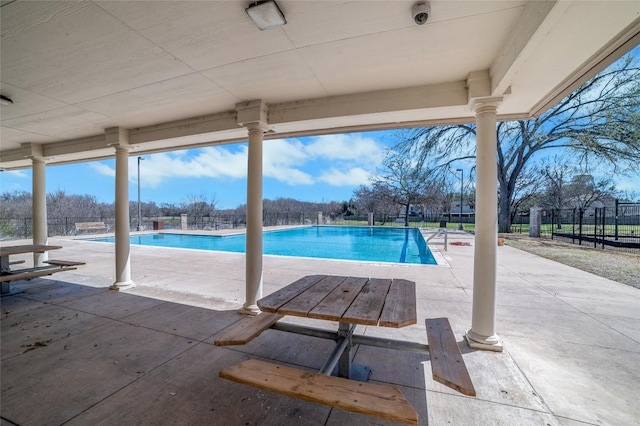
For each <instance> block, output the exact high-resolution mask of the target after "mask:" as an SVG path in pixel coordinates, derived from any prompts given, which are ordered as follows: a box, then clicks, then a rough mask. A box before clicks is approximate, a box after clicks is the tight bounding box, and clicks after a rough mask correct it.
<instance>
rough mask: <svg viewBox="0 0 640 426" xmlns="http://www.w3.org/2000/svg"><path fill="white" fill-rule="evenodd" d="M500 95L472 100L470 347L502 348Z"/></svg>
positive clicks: (467, 336) (495, 349)
mask: <svg viewBox="0 0 640 426" xmlns="http://www.w3.org/2000/svg"><path fill="white" fill-rule="evenodd" d="M499 101H500V99H496V98H488V99H483V100H477V101H475V103H474V110H475V116H476V124H477V127H476V137H477V151H476V227H475V253H474V264H473V315H472V322H471V329H470V330H468V331H467V333H466V338H467V342H468V343H469V346H471V347H473V348H480V349H487V350H494V351H502V342H501V341H500V337H499V336H498V335H497V334H496V329H495V322H496V267H497V257H496V255H497V244H498V187H497V183H498V166H497V157H496V156H497V149H496V143H497V140H496V110H497V107H498V104H499Z"/></svg>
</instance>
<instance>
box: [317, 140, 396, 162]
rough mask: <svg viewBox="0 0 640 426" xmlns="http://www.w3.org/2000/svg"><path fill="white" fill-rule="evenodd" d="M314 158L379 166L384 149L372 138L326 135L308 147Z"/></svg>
mask: <svg viewBox="0 0 640 426" xmlns="http://www.w3.org/2000/svg"><path fill="white" fill-rule="evenodd" d="M306 148H307V152H309V154H311V155H312V156H315V157H319V158H323V159H328V160H342V161H349V162H355V163H356V164H359V165H370V166H377V165H379V164H380V162H381V161H382V159H383V158H384V154H385V152H384V147H383V146H382V145H380V144H379V143H378V142H376V141H375V140H374V139H372V138H367V137H362V136H361V135H359V134H339V135H324V136H318V137H317V138H314V140H313V142H311V143H310V144H309V145H307V147H306Z"/></svg>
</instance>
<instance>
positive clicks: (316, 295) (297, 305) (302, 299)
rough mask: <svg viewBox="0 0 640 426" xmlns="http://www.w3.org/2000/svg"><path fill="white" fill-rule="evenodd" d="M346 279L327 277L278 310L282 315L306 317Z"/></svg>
mask: <svg viewBox="0 0 640 426" xmlns="http://www.w3.org/2000/svg"><path fill="white" fill-rule="evenodd" d="M345 279H347V277H334V276H327V277H324V278H323V279H322V280H320V281H319V282H317V283H316V284H314V285H313V286H312V287H310V288H308V289H307V290H305V291H304V292H302V293H300V294H299V295H298V296H296V297H295V298H293V299H291V300H290V301H289V302H287V303H285V304H284V305H282V306H281V307H280V309H278V313H281V314H284V315H297V316H307V315H308V314H309V311H311V310H312V309H313V308H315V307H316V306H317V305H318V303H320V302H321V301H322V299H324V298H325V297H326V296H327V294H328V293H329V292H331V291H332V290H333V289H335V288H336V287H338V286H339V285H340V283H341V282H343V281H344V280H345Z"/></svg>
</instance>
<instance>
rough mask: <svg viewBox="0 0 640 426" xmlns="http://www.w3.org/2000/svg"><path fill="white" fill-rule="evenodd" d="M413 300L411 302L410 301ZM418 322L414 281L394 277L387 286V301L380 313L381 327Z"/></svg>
mask: <svg viewBox="0 0 640 426" xmlns="http://www.w3.org/2000/svg"><path fill="white" fill-rule="evenodd" d="M411 301H413V303H410V302H411ZM416 322H418V316H417V314H416V283H415V282H413V281H408V280H400V279H394V280H393V282H392V283H391V287H389V294H388V295H387V301H386V302H385V304H384V308H382V314H381V315H380V323H379V324H378V325H380V326H381V327H396V328H399V327H406V326H407V325H411V324H415V323H416Z"/></svg>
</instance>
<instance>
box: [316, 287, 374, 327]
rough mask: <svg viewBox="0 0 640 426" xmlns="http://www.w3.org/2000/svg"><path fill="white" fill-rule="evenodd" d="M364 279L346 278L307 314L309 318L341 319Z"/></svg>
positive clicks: (360, 288)
mask: <svg viewBox="0 0 640 426" xmlns="http://www.w3.org/2000/svg"><path fill="white" fill-rule="evenodd" d="M367 281H368V280H367V279H366V278H356V277H348V278H347V279H346V280H344V281H342V283H340V285H339V286H338V287H336V288H335V289H334V290H333V291H332V292H331V293H329V295H328V296H327V297H325V298H324V299H323V300H322V301H321V302H320V303H318V305H316V307H315V308H313V309H312V310H311V311H310V312H309V318H318V319H328V320H331V319H334V318H335V317H341V316H342V315H343V314H344V313H345V312H346V311H347V309H349V307H350V306H351V304H352V303H353V301H354V300H355V298H356V297H357V296H358V294H359V293H360V291H361V290H362V288H363V287H364V285H365V284H366V283H367Z"/></svg>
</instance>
